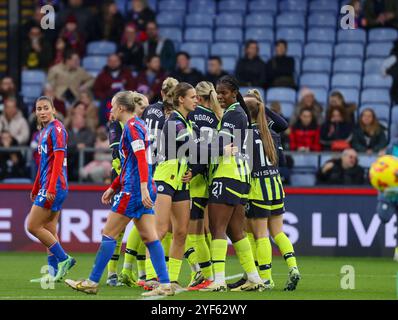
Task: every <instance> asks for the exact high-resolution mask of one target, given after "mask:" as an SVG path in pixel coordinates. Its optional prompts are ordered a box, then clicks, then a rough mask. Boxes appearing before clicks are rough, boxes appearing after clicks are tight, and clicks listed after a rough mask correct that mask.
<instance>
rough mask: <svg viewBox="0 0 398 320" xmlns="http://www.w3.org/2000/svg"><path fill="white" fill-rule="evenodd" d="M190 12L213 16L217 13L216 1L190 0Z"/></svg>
mask: <svg viewBox="0 0 398 320" xmlns="http://www.w3.org/2000/svg"><path fill="white" fill-rule="evenodd" d="M189 12H191V13H200V14H203V15H204V17H206V18H209V16H210V17H211V18H213V15H215V14H216V2H215V1H213V0H190V2H189Z"/></svg>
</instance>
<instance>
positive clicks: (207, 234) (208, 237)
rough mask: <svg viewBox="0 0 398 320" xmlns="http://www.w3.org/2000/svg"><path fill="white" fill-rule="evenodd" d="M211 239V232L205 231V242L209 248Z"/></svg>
mask: <svg viewBox="0 0 398 320" xmlns="http://www.w3.org/2000/svg"><path fill="white" fill-rule="evenodd" d="M211 240H212V238H211V233H210V232H208V233H206V244H207V247H208V248H209V250H210V247H211Z"/></svg>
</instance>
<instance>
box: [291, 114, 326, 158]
mask: <svg viewBox="0 0 398 320" xmlns="http://www.w3.org/2000/svg"><path fill="white" fill-rule="evenodd" d="M289 138H290V150H292V151H304V152H309V151H321V145H320V128H319V125H318V124H317V121H316V118H315V115H314V114H313V113H312V110H311V109H306V108H303V109H301V111H300V114H299V117H298V119H297V121H296V122H295V123H293V125H292V126H291V128H290V135H289Z"/></svg>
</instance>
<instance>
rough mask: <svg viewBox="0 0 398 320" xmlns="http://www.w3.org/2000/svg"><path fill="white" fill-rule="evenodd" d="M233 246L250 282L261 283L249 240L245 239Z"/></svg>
mask: <svg viewBox="0 0 398 320" xmlns="http://www.w3.org/2000/svg"><path fill="white" fill-rule="evenodd" d="M233 246H234V248H235V251H236V255H237V256H238V258H239V262H240V264H241V266H242V268H243V270H244V271H245V272H246V274H247V278H248V280H250V281H252V282H260V281H261V278H260V276H259V275H258V272H257V268H256V264H255V263H254V259H253V254H252V251H251V248H250V242H249V239H248V238H247V237H244V238H243V239H242V240H239V241H237V242H235V243H233Z"/></svg>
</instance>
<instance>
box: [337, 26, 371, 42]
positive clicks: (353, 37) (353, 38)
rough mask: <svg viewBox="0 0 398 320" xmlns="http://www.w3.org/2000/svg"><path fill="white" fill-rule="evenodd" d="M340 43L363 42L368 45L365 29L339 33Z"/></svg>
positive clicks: (340, 31) (338, 39)
mask: <svg viewBox="0 0 398 320" xmlns="http://www.w3.org/2000/svg"><path fill="white" fill-rule="evenodd" d="M337 41H338V42H348V43H353V42H361V43H366V31H365V30H363V29H355V30H339V31H338V32H337Z"/></svg>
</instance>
